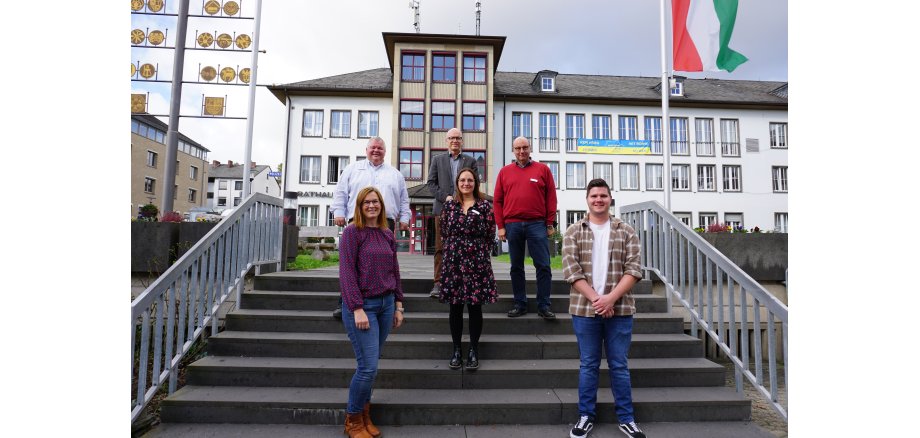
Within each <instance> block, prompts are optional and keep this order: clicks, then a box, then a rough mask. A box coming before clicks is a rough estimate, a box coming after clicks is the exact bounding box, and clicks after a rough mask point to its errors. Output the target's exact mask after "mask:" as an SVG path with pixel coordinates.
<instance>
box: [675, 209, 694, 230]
mask: <svg viewBox="0 0 920 438" xmlns="http://www.w3.org/2000/svg"><path fill="white" fill-rule="evenodd" d="M674 216H677V218H678V219H680V221H681V222H683V223H684V225H686V226H688V227H690V226H692V225H690V222H691V221H693V214H692V213H690V212H687V211H675V212H674Z"/></svg>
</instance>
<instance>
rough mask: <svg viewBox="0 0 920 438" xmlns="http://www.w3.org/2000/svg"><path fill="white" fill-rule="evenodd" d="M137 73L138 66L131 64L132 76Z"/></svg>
mask: <svg viewBox="0 0 920 438" xmlns="http://www.w3.org/2000/svg"><path fill="white" fill-rule="evenodd" d="M136 74H137V66H136V65H134V64H133V63H132V64H131V77H132V78H133V77H134V75H136Z"/></svg>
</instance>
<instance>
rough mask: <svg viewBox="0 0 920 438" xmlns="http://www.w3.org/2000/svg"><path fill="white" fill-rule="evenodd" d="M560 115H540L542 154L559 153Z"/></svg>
mask: <svg viewBox="0 0 920 438" xmlns="http://www.w3.org/2000/svg"><path fill="white" fill-rule="evenodd" d="M558 120H559V115H558V114H550V113H540V152H559V132H558V131H557V129H558Z"/></svg>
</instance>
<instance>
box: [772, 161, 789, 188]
mask: <svg viewBox="0 0 920 438" xmlns="http://www.w3.org/2000/svg"><path fill="white" fill-rule="evenodd" d="M788 175H789V168H788V167H786V166H773V191H774V192H788V191H789V180H788Z"/></svg>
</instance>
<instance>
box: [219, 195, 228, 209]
mask: <svg viewBox="0 0 920 438" xmlns="http://www.w3.org/2000/svg"><path fill="white" fill-rule="evenodd" d="M217 206H218V207H226V206H227V197H226V196H221V197H219V198H217Z"/></svg>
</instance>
